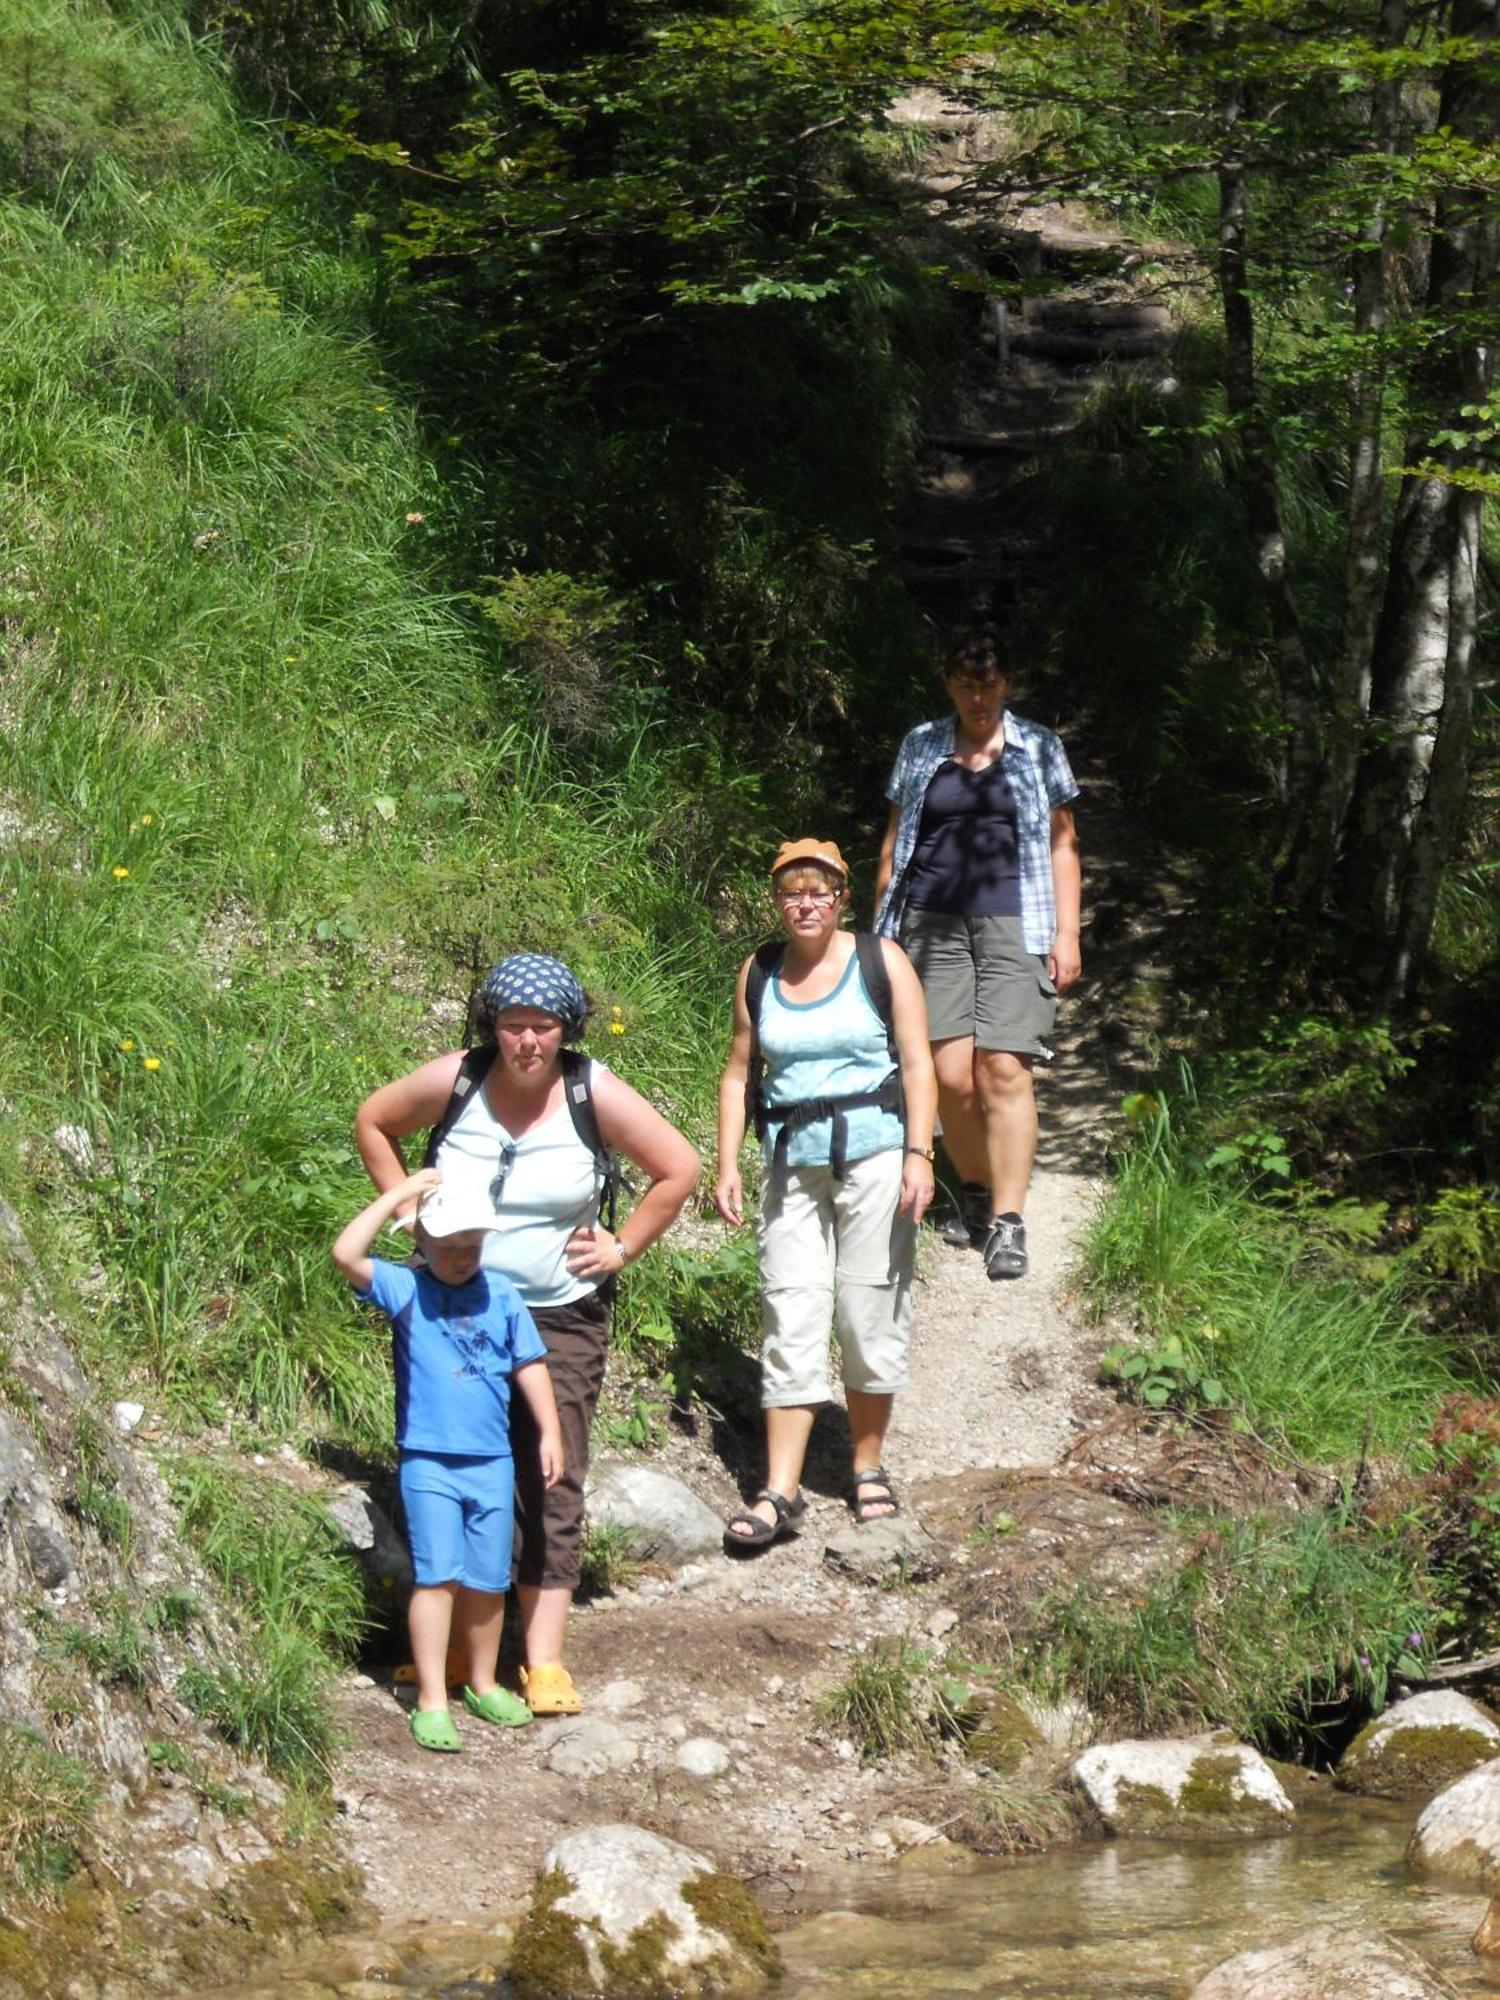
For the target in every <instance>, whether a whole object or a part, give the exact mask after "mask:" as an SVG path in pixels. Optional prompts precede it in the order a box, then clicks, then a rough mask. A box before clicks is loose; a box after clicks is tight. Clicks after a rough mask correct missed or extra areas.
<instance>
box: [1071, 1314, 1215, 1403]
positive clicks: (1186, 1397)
mask: <svg viewBox="0 0 1500 2000" xmlns="http://www.w3.org/2000/svg"><path fill="white" fill-rule="evenodd" d="M1099 1380H1100V1381H1101V1382H1107V1383H1110V1384H1113V1385H1117V1386H1118V1387H1119V1389H1120V1391H1121V1393H1122V1394H1124V1395H1125V1396H1127V1397H1129V1398H1130V1399H1131V1401H1133V1402H1140V1403H1144V1404H1145V1405H1146V1407H1147V1409H1150V1410H1166V1409H1171V1410H1174V1411H1177V1412H1180V1413H1181V1414H1183V1415H1185V1416H1192V1415H1193V1414H1194V1413H1195V1412H1197V1411H1199V1410H1222V1409H1223V1408H1224V1405H1225V1403H1226V1401H1227V1400H1228V1399H1227V1397H1226V1396H1225V1393H1224V1385H1223V1383H1222V1382H1221V1381H1219V1379H1218V1377H1217V1376H1215V1375H1211V1374H1209V1373H1208V1372H1207V1371H1206V1370H1205V1369H1204V1368H1201V1367H1200V1366H1199V1365H1198V1363H1197V1362H1196V1361H1194V1360H1193V1359H1192V1358H1191V1357H1190V1356H1189V1355H1188V1353H1187V1351H1186V1350H1185V1348H1184V1347H1183V1344H1182V1342H1181V1340H1180V1339H1178V1337H1177V1336H1176V1335H1175V1334H1169V1335H1168V1336H1167V1338H1166V1339H1165V1340H1163V1341H1160V1342H1158V1343H1157V1345H1156V1346H1154V1347H1146V1348H1140V1347H1130V1346H1127V1345H1125V1344H1123V1343H1121V1344H1119V1345H1116V1346H1114V1347H1111V1348H1109V1349H1108V1350H1107V1351H1106V1352H1105V1353H1104V1354H1101V1355H1100V1357H1099Z"/></svg>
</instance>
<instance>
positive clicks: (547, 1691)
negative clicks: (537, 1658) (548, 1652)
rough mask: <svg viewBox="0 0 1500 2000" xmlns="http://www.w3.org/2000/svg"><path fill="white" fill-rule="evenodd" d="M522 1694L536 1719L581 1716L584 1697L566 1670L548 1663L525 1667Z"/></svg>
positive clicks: (522, 1675)
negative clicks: (552, 1716)
mask: <svg viewBox="0 0 1500 2000" xmlns="http://www.w3.org/2000/svg"><path fill="white" fill-rule="evenodd" d="M521 1693H522V1694H523V1695H524V1696H525V1697H526V1705H527V1707H528V1708H529V1709H530V1710H531V1712H532V1714H533V1715H580V1714H582V1712H583V1697H582V1696H581V1695H580V1694H579V1692H578V1690H577V1688H576V1687H574V1685H573V1676H572V1675H571V1674H570V1673H569V1672H568V1670H567V1668H566V1667H560V1666H558V1665H556V1664H555V1663H550V1662H549V1663H548V1664H546V1665H544V1666H540V1667H522V1669H521Z"/></svg>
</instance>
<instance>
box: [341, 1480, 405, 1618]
mask: <svg viewBox="0 0 1500 2000" xmlns="http://www.w3.org/2000/svg"><path fill="white" fill-rule="evenodd" d="M328 1517H329V1519H330V1520H331V1521H332V1522H333V1524H334V1526H335V1527H336V1528H337V1529H338V1531H339V1533H340V1534H341V1535H342V1536H343V1537H344V1540H345V1542H346V1543H347V1544H348V1547H349V1550H350V1553H351V1554H352V1555H353V1557H354V1560H355V1561H356V1562H357V1563H358V1564H359V1567H360V1573H361V1574H362V1575H363V1577H364V1580H365V1587H366V1589H367V1590H368V1592H369V1594H370V1596H371V1598H372V1599H373V1600H374V1602H375V1603H377V1604H381V1603H394V1602H396V1601H397V1600H404V1599H405V1598H406V1597H407V1596H408V1595H409V1594H410V1592H411V1586H412V1570H411V1556H410V1554H409V1553H408V1551H407V1547H406V1544H405V1542H404V1541H403V1540H402V1539H401V1537H400V1536H399V1535H398V1534H397V1533H396V1531H395V1529H394V1528H393V1527H392V1526H391V1524H390V1521H389V1520H388V1519H387V1517H386V1513H385V1510H384V1508H382V1507H381V1506H379V1505H378V1504H377V1503H376V1502H375V1501H374V1500H372V1499H371V1497H370V1494H369V1492H368V1491H367V1489H366V1488H365V1487H363V1486H360V1485H357V1484H355V1483H353V1482H351V1483H350V1484H349V1485H347V1486H341V1487H340V1488H339V1489H338V1491H337V1492H336V1493H335V1494H334V1495H333V1497H332V1499H331V1500H329V1502H328Z"/></svg>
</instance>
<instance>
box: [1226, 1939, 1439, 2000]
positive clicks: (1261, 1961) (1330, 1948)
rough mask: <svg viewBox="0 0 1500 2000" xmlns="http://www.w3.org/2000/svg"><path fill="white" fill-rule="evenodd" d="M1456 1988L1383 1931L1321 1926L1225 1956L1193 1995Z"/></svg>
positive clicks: (1411, 1994)
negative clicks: (1263, 1947) (1381, 1932)
mask: <svg viewBox="0 0 1500 2000" xmlns="http://www.w3.org/2000/svg"><path fill="white" fill-rule="evenodd" d="M1455 1990H1456V1989H1455V1988H1453V1987H1452V1986H1450V1985H1449V1984H1448V1982H1447V1981H1446V1980H1444V1979H1440V1978H1438V1976H1437V1974H1436V1973H1434V1972H1431V1971H1429V1970H1428V1968H1427V1967H1426V1966H1425V1965H1424V1964H1423V1963H1422V1961H1421V1959H1419V1958H1418V1957H1417V1956H1416V1954H1415V1953H1414V1952H1410V1951H1408V1950H1407V1949H1406V1947H1405V1945H1402V1944H1397V1943H1396V1941H1395V1940H1394V1939H1393V1938H1388V1937H1383V1936H1382V1935H1381V1934H1380V1933H1379V1932H1378V1931H1366V1930H1316V1931H1307V1932H1304V1933H1303V1934H1302V1935H1301V1936H1298V1937H1294V1938H1287V1939H1285V1940H1283V1942H1282V1943H1280V1944H1275V1945H1271V1946H1269V1947H1267V1948H1266V1949H1265V1950H1263V1951H1242V1952H1240V1953H1239V1954H1238V1956H1236V1957H1234V1958H1227V1959H1225V1960H1224V1962H1223V1964H1222V1965H1216V1966H1215V1967H1214V1969H1213V1971H1212V1972H1210V1973H1208V1974H1206V1975H1205V1977H1204V1978H1202V1979H1200V1980H1199V1981H1198V1984H1197V1985H1196V1986H1195V1987H1194V1988H1193V1990H1192V1992H1191V1994H1190V1995H1189V1996H1188V2000H1451V1996H1453V1995H1454V1993H1455Z"/></svg>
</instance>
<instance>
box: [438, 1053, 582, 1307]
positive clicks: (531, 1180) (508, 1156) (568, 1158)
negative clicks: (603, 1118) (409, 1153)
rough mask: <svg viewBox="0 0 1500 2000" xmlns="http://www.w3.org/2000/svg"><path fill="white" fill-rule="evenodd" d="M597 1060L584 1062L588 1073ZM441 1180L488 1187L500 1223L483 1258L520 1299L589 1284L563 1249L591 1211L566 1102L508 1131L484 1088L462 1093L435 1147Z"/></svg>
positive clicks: (543, 1298)
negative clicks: (523, 1128)
mask: <svg viewBox="0 0 1500 2000" xmlns="http://www.w3.org/2000/svg"><path fill="white" fill-rule="evenodd" d="M600 1068H601V1065H600V1064H598V1063H592V1064H591V1065H590V1070H589V1074H590V1079H591V1081H592V1080H593V1079H595V1078H597V1076H598V1074H599V1071H600ZM437 1165H438V1167H439V1169H440V1170H441V1172H442V1175H443V1178H444V1181H445V1182H447V1183H449V1184H451V1185H454V1186H456V1187H458V1188H461V1189H465V1190H473V1191H476V1192H478V1193H481V1194H492V1192H493V1189H494V1186H495V1183H496V1180H497V1177H498V1176H499V1175H500V1174H501V1172H502V1168H503V1173H504V1178H503V1180H501V1181H500V1186H499V1193H498V1196H496V1197H494V1198H495V1213H496V1215H498V1216H499V1218H500V1227H499V1228H498V1229H494V1230H491V1232H490V1234H489V1236H488V1237H487V1238H486V1239H485V1246H484V1263H485V1267H486V1268H487V1269H488V1270H492V1271H501V1272H503V1273H504V1275H505V1276H506V1277H507V1278H509V1279H510V1281H511V1283H512V1284H513V1285H514V1286H515V1288H516V1290H517V1291H518V1292H519V1293H520V1294H521V1297H522V1298H523V1299H524V1300H525V1301H526V1303H527V1305H528V1306H565V1305H571V1304H572V1302H573V1301H574V1300H575V1299H581V1298H586V1297H587V1296H588V1294H589V1293H590V1292H593V1291H595V1290H597V1288H598V1283H599V1281H598V1279H597V1278H576V1277H574V1275H573V1273H572V1272H571V1271H570V1270H569V1269H568V1266H567V1262H566V1260H565V1258H564V1256H563V1252H564V1250H565V1249H566V1247H567V1242H568V1238H569V1237H570V1236H571V1235H572V1233H573V1231H574V1230H575V1229H577V1228H580V1227H581V1226H583V1225H585V1224H588V1225H592V1224H593V1223H594V1222H595V1221H596V1220H597V1219H598V1214H599V1196H600V1192H601V1189H600V1185H599V1175H598V1172H597V1170H596V1168H595V1165H594V1156H593V1154H592V1153H591V1152H590V1151H589V1149H588V1148H587V1146H585V1145H584V1143H583V1141H582V1140H581V1139H580V1138H579V1136H578V1134H577V1132H576V1131H575V1130H574V1127H573V1119H572V1115H571V1114H570V1112H569V1110H568V1107H567V1105H566V1103H560V1104H559V1105H558V1107H557V1109H556V1110H555V1111H554V1112H553V1113H552V1114H551V1116H550V1117H547V1118H544V1119H543V1120H542V1122H541V1123H540V1124H539V1125H533V1126H532V1128H531V1130H530V1131H529V1132H527V1133H526V1134H525V1135H524V1136H523V1137H522V1138H520V1139H514V1138H512V1137H511V1135H510V1133H509V1132H507V1131H506V1129H505V1127H504V1126H503V1125H502V1124H501V1123H500V1121H499V1119H498V1118H497V1117H496V1116H495V1114H494V1112H493V1111H491V1109H490V1105H489V1099H488V1098H487V1097H486V1096H485V1093H484V1089H483V1087H482V1086H481V1088H480V1089H478V1090H475V1091H473V1092H471V1093H470V1096H469V1100H468V1102H467V1103H466V1104H465V1106H464V1108H463V1110H462V1111H461V1112H460V1113H459V1115H458V1117H457V1118H456V1119H455V1120H454V1122H453V1125H452V1127H451V1129H450V1130H449V1133H448V1136H447V1138H446V1139H444V1141H443V1143H442V1145H441V1146H440V1147H439V1148H438V1155H437Z"/></svg>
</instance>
